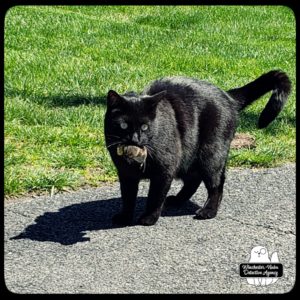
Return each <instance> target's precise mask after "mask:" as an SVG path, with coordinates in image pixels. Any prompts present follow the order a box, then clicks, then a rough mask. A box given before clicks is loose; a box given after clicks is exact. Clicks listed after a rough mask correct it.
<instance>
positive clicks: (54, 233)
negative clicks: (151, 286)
mask: <svg viewBox="0 0 300 300" xmlns="http://www.w3.org/2000/svg"><path fill="white" fill-rule="evenodd" d="M145 202H146V197H140V198H138V201H137V207H136V218H137V217H138V216H139V215H141V214H142V212H143V208H144V207H145ZM120 208H121V199H120V198H112V199H108V200H102V201H101V200H99V201H91V202H85V203H79V204H72V205H69V206H66V207H63V208H61V209H59V211H56V212H46V213H44V214H43V215H41V216H38V217H37V218H36V219H35V223H34V224H31V225H29V226H27V227H26V228H25V229H24V231H23V232H21V233H20V234H18V235H17V236H15V237H12V238H11V239H12V240H16V239H30V240H33V241H41V242H45V241H50V242H55V243H60V244H62V245H72V244H76V243H78V242H85V241H89V240H90V238H88V237H85V234H86V233H87V232H89V231H98V230H108V229H116V228H119V226H116V225H113V224H112V221H111V220H112V217H113V215H114V214H116V213H117V212H119V210H120ZM198 208H199V206H198V205H197V204H195V203H194V202H191V201H189V202H187V203H185V204H184V205H183V206H181V207H179V208H165V209H164V211H163V213H162V217H170V216H182V215H193V214H194V213H195V211H196V210H197V209H198ZM133 226H134V225H133Z"/></svg>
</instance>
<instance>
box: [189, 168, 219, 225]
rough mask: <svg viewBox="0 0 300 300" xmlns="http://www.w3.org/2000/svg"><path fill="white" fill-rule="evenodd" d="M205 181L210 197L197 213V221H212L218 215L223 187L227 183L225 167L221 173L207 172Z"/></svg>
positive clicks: (204, 177)
mask: <svg viewBox="0 0 300 300" xmlns="http://www.w3.org/2000/svg"><path fill="white" fill-rule="evenodd" d="M205 171H206V170H205V169H204V174H205V175H204V176H203V181H204V184H205V186H206V189H207V192H208V197H207V200H206V202H205V204H204V206H203V207H202V208H199V209H198V210H197V211H196V215H195V217H194V218H195V219H211V218H214V217H215V216H216V215H217V211H218V208H219V206H220V203H221V200H222V196H223V186H224V182H225V166H224V167H223V168H222V169H221V170H220V171H214V172H212V171H211V170H210V172H205Z"/></svg>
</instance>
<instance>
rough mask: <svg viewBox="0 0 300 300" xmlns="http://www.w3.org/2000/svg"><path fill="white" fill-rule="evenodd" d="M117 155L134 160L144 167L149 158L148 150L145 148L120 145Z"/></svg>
mask: <svg viewBox="0 0 300 300" xmlns="http://www.w3.org/2000/svg"><path fill="white" fill-rule="evenodd" d="M117 154H118V155H119V156H126V157H128V158H131V159H133V160H134V161H136V162H137V163H139V164H140V165H141V167H142V166H143V165H144V163H145V161H146V158H147V148H146V147H145V146H142V147H137V146H133V145H119V146H118V147H117Z"/></svg>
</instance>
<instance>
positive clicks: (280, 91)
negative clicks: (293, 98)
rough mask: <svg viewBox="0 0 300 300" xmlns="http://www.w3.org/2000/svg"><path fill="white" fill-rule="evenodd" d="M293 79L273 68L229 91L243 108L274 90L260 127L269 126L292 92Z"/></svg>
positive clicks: (261, 118)
mask: <svg viewBox="0 0 300 300" xmlns="http://www.w3.org/2000/svg"><path fill="white" fill-rule="evenodd" d="M291 85H292V84H291V81H290V79H289V77H288V76H287V74H286V73H285V72H283V71H280V70H273V71H270V72H268V73H265V74H263V75H261V76H260V77H258V78H257V79H256V80H254V81H252V82H250V83H248V84H246V85H245V86H243V87H240V88H236V89H232V90H229V91H227V93H228V94H229V95H230V96H231V97H233V98H234V99H236V100H237V101H238V103H239V109H240V110H242V109H244V108H245V107H246V106H248V105H250V104H251V103H252V102H254V101H255V100H257V99H258V98H260V97H261V96H263V95H264V94H266V93H267V92H269V91H272V95H271V98H270V99H269V101H268V103H267V105H266V107H265V108H264V110H263V111H262V113H261V114H260V117H259V120H258V127H259V128H264V127H267V126H268V125H269V124H270V123H271V122H272V121H273V120H274V119H275V118H276V117H277V116H278V114H279V113H280V111H281V110H282V108H283V106H284V104H285V103H286V101H287V98H288V95H289V93H290V92H291Z"/></svg>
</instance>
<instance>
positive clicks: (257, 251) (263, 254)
mask: <svg viewBox="0 0 300 300" xmlns="http://www.w3.org/2000/svg"><path fill="white" fill-rule="evenodd" d="M249 263H279V259H278V254H277V252H273V253H272V256H271V259H270V258H269V253H268V250H267V248H266V247H262V246H257V247H254V248H253V249H252V250H251V256H250V260H249ZM277 280H278V278H265V277H256V278H247V281H248V283H249V284H252V285H269V284H272V283H275V282H276V281H277Z"/></svg>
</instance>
